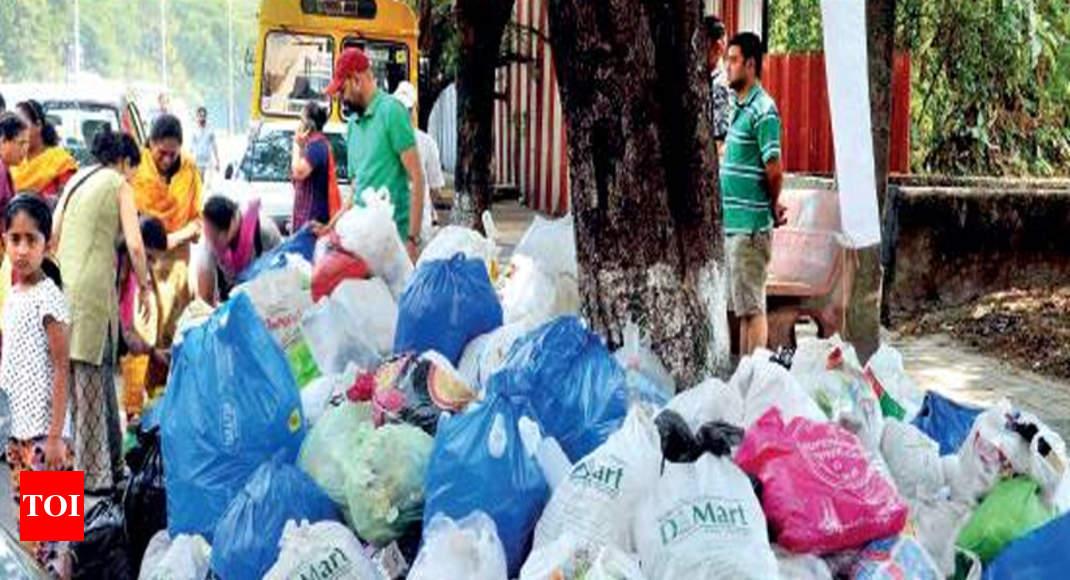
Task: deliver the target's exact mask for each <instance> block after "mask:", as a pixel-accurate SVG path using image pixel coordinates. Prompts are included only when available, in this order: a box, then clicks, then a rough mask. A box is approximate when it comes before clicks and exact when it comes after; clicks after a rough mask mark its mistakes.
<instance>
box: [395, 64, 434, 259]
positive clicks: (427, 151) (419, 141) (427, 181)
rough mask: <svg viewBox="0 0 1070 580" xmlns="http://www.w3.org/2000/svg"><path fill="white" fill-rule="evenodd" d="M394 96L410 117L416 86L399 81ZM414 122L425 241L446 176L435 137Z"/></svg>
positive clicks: (414, 105)
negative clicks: (422, 198) (422, 195)
mask: <svg viewBox="0 0 1070 580" xmlns="http://www.w3.org/2000/svg"><path fill="white" fill-rule="evenodd" d="M394 98H396V99H397V100H398V101H400V102H401V104H402V105H405V109H406V110H408V111H409V116H410V117H412V113H413V109H415V108H416V101H417V91H416V87H414V86H413V85H412V83H410V82H409V81H401V82H400V83H398V88H397V89H396V90H395V91H394ZM415 123H416V119H415V118H413V126H412V128H413V130H414V131H415V132H416V150H417V152H419V154H420V169H421V170H422V171H423V173H424V212H423V216H422V218H421V221H420V232H421V233H420V235H421V236H423V238H424V240H425V241H426V240H429V239H431V234H432V232H433V227H434V225H435V219H434V213H435V206H434V200H436V199H439V196H440V194H441V190H442V188H443V187H446V178H445V177H443V176H442V161H441V157H440V156H439V152H438V143H435V139H434V138H433V137H431V136H430V135H428V134H427V133H426V132H424V131H421V130H420V128H419V127H417V126H416V124H415Z"/></svg>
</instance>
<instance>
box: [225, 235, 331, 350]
mask: <svg viewBox="0 0 1070 580" xmlns="http://www.w3.org/2000/svg"><path fill="white" fill-rule="evenodd" d="M311 278H312V265H311V264H309V263H308V261H307V260H305V259H304V258H302V257H301V256H300V255H298V254H286V265H285V266H283V267H281V268H275V269H271V270H267V271H266V272H264V273H263V274H261V275H259V276H257V277H256V278H253V279H252V280H250V281H248V282H246V283H245V284H241V285H239V286H238V287H236V288H235V289H234V292H244V293H246V294H248V295H249V299H250V300H251V301H252V303H253V306H255V307H256V312H257V314H259V315H260V318H261V319H262V320H263V321H264V323H265V325H266V326H267V329H268V331H269V332H271V335H272V336H273V337H275V340H276V341H278V343H279V345H280V346H282V349H283V350H284V351H287V352H290V350H291V348H293V346H294V345H295V344H296V343H297V342H299V341H301V340H302V336H301V327H300V323H301V317H302V316H303V315H304V313H305V311H307V310H308V309H309V308H311V307H312V294H311V292H310V290H309V285H310V284H311Z"/></svg>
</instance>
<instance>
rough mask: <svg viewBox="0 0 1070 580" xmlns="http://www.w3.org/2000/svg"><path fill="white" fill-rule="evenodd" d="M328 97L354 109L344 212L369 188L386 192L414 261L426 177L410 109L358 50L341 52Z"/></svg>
mask: <svg viewBox="0 0 1070 580" xmlns="http://www.w3.org/2000/svg"><path fill="white" fill-rule="evenodd" d="M327 94H328V95H332V96H333V95H338V94H340V95H341V97H342V99H343V100H344V101H345V102H346V103H347V104H349V105H350V106H351V107H352V110H353V111H354V112H353V114H352V115H350V117H349V126H348V128H347V130H346V145H347V147H348V157H349V160H348V161H349V178H350V180H351V181H352V182H353V196H352V197H349V198H346V199H345V200H344V203H343V205H344V206H345V207H347V208H348V207H351V206H352V205H353V204H354V203H358V204H359V203H361V200H360V199H359V198H358V196H359V195H360V194H361V192H363V191H364V190H365V189H367V188H369V187H370V188H373V189H379V188H381V187H385V188H387V189H388V190H389V191H390V198H391V201H392V203H393V204H394V223H395V225H396V226H397V229H398V235H400V236H401V239H402V240H405V249H406V250H407V251H408V254H409V258H411V259H412V261H413V262H416V258H417V257H418V256H419V253H420V246H421V244H422V243H423V239H422V238H421V236H420V221H421V219H420V218H421V216H422V215H423V206H424V198H423V191H424V178H423V171H421V169H420V156H419V154H418V153H417V150H416V134H415V133H414V132H413V130H412V121H410V120H409V113H408V111H406V110H405V107H404V105H402V104H401V103H400V102H398V100H397V99H396V98H394V96H393V95H391V94H389V93H387V92H386V91H384V90H381V89H380V88H379V87H378V86H377V85H376V83H375V76H374V74H373V73H372V70H371V63H370V62H369V61H368V57H367V56H365V54H364V51H362V50H360V49H359V48H347V49H345V50H344V51H342V54H341V56H339V57H338V61H337V63H336V64H335V67H334V78H333V79H332V80H331V84H330V85H329V86H328V87H327ZM410 184H411V185H410ZM342 213H343V212H339V213H338V214H337V215H341V214H342ZM410 216H411V218H412V219H410Z"/></svg>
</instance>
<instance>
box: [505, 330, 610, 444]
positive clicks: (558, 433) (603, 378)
mask: <svg viewBox="0 0 1070 580" xmlns="http://www.w3.org/2000/svg"><path fill="white" fill-rule="evenodd" d="M626 384H627V383H626V379H625V374H624V369H622V368H621V367H620V365H619V364H617V361H616V360H615V359H614V358H613V357H612V356H611V355H610V354H609V351H608V350H607V349H606V347H605V345H604V344H602V339H601V337H599V336H598V335H597V334H594V333H592V332H591V331H589V330H587V328H586V326H584V324H583V322H581V321H580V319H578V318H576V317H574V316H564V317H561V318H557V319H555V320H552V321H550V322H548V323H546V324H544V325H543V326H541V327H539V328H538V329H536V330H535V331H534V332H532V333H530V334H528V335H527V336H524V337H523V338H521V339H519V340H517V342H516V343H515V344H513V347H512V349H511V350H510V351H509V356H508V358H507V359H506V362H505V365H504V366H503V367H502V368H501V369H500V370H499V371H498V372H497V373H495V374H494V375H491V377H490V379H489V381H488V386H487V390H488V391H489V392H497V391H502V390H505V391H507V392H512V393H523V394H525V395H526V396H527V397H528V398H529V399H530V400H531V403H532V405H533V406H534V408H535V414H536V415H537V417H538V420H539V424H540V425H541V426H542V427H543V429H544V430H545V431H546V435H547V436H549V437H553V438H554V439H557V442H558V443H560V444H561V449H563V450H564V451H565V455H567V456H568V458H569V460H570V461H572V462H573V463H575V462H577V461H579V460H580V459H583V458H584V457H585V456H587V454H589V453H590V452H592V451H594V450H595V449H597V448H598V446H599V445H601V444H602V443H605V441H606V439H608V438H609V436H610V435H611V434H613V433H614V432H616V431H617V429H619V428H620V426H621V423H623V422H624V417H625V415H627V414H628V392H627V388H626Z"/></svg>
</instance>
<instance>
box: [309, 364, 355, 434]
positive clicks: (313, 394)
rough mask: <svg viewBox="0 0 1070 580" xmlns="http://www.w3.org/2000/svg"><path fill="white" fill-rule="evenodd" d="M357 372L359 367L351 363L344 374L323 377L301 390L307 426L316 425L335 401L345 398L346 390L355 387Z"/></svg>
mask: <svg viewBox="0 0 1070 580" xmlns="http://www.w3.org/2000/svg"><path fill="white" fill-rule="evenodd" d="M357 372H358V367H357V366H356V365H355V364H352V363H350V364H349V365H348V366H347V367H346V370H345V372H344V373H342V374H338V375H323V376H322V377H319V378H316V379H313V380H312V382H311V383H309V384H308V385H306V386H305V388H304V389H301V411H302V413H301V414H302V415H303V416H304V417H305V424H306V425H308V426H309V427H311V426H313V425H315V424H316V421H319V418H320V417H322V416H323V413H324V412H325V411H326V410H327V407H328V406H329V405H330V403H331V401H332V400H333V399H335V398H340V397H343V396H345V392H346V390H348V389H349V387H351V386H353V381H355V380H356V378H357Z"/></svg>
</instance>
